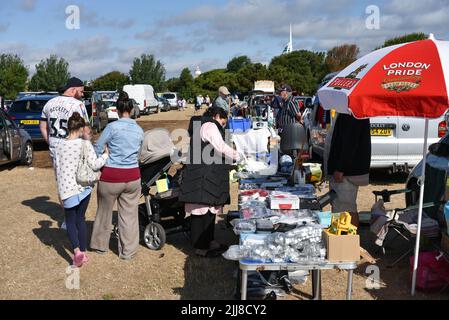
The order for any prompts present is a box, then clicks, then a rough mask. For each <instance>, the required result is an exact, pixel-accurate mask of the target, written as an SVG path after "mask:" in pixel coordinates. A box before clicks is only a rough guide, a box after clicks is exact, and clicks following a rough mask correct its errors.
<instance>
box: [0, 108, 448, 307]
mask: <svg viewBox="0 0 449 320" xmlns="http://www.w3.org/2000/svg"><path fill="white" fill-rule="evenodd" d="M192 115H193V110H192V109H190V108H189V109H188V110H187V111H185V112H178V111H170V112H167V113H160V114H158V115H151V116H146V117H143V118H141V119H140V120H139V123H140V124H141V125H142V127H143V128H144V129H145V130H148V129H152V128H167V129H168V130H173V129H178V128H186V127H187V125H188V120H189V118H190V117H191V116H192ZM35 156H36V161H35V163H34V167H32V168H26V167H18V166H8V167H0V181H1V183H0V203H1V206H0V243H1V244H2V250H0V269H1V271H2V272H1V273H0V288H2V290H1V291H0V299H62V300H72V299H75V300H78V299H95V300H114V299H138V300H141V299H164V300H165V299H166V300H176V299H189V300H190V299H191V300H204V299H208V300H211V299H218V300H222V299H233V298H234V294H235V288H236V282H237V280H236V275H237V272H236V271H237V265H236V263H235V262H231V261H226V260H224V259H222V258H218V259H210V260H208V259H200V258H197V257H195V256H194V255H192V252H191V249H190V246H189V243H188V241H187V239H186V238H185V237H184V236H183V235H182V234H178V235H173V236H170V237H169V238H168V243H167V245H166V246H165V247H164V248H163V249H162V250H161V251H157V252H155V251H150V250H149V249H147V248H146V247H144V246H141V247H140V248H139V252H138V255H137V256H136V258H135V259H134V260H132V261H129V262H124V261H121V260H120V259H119V258H118V257H117V240H116V239H114V238H112V239H111V252H109V253H107V254H105V255H97V254H95V253H91V254H90V258H91V262H90V263H89V265H87V266H86V267H83V268H82V269H81V271H80V289H79V290H69V289H67V288H66V279H67V274H66V270H67V267H68V265H69V262H70V261H71V260H70V259H71V258H70V244H69V242H68V239H67V236H66V233H65V231H62V230H60V229H59V225H60V224H61V222H62V221H63V213H62V211H61V208H60V206H59V204H58V196H57V191H56V185H55V179H54V174H53V171H52V169H51V168H50V167H51V165H50V161H49V158H48V151H47V150H45V147H44V146H38V149H37V151H36V153H35ZM404 181H405V176H404V175H399V176H388V175H386V174H385V173H382V172H373V176H372V184H371V185H370V186H369V187H366V188H362V190H361V192H360V196H359V207H360V210H361V211H369V210H370V208H371V206H372V205H373V202H374V196H373V195H372V194H371V192H372V191H373V190H382V189H385V188H389V189H395V188H402V187H403V186H404ZM232 198H233V203H232V205H231V206H230V207H229V208H228V209H236V200H237V185H233V187H232ZM96 203H97V201H96V194H95V192H94V194H93V196H92V200H91V202H90V206H89V209H88V212H87V221H88V227H89V230H91V229H92V225H93V221H94V219H95V212H96ZM403 206H404V201H403V199H402V198H401V197H400V196H399V197H397V199H394V201H393V202H392V203H391V204H389V207H391V208H396V207H403ZM360 233H361V238H362V244H363V246H364V247H365V248H366V249H367V250H368V251H369V252H370V253H371V254H373V255H374V256H375V257H376V258H378V259H379V260H378V263H377V266H378V267H379V269H380V274H379V275H380V288H378V289H368V287H367V277H368V276H369V274H368V273H366V271H367V267H368V266H369V265H368V264H362V265H360V267H359V268H358V269H357V271H356V274H355V277H354V285H353V299H357V300H377V299H411V297H410V293H409V291H410V284H409V276H410V270H409V269H410V267H409V263H408V261H407V259H405V260H404V261H402V262H401V263H400V264H399V265H397V266H396V267H394V268H392V269H389V268H387V267H386V266H387V264H388V263H390V262H392V261H393V260H394V258H395V257H397V256H399V255H400V254H401V252H403V251H404V249H405V248H406V244H405V243H402V242H400V241H397V242H396V243H394V245H393V247H394V248H392V250H391V251H389V252H388V253H387V255H385V256H383V255H381V254H379V253H376V250H375V246H374V244H373V242H374V238H373V236H372V235H371V234H370V233H369V229H368V227H362V229H361V232H360ZM217 238H218V240H220V241H223V242H226V243H227V244H230V245H231V244H235V243H237V241H238V239H237V237H236V236H235V235H233V232H232V230H229V229H227V228H226V226H225V224H224V223H223V221H222V220H220V221H219V222H218V224H217ZM346 279H347V273H346V272H342V271H337V270H333V271H325V272H323V279H322V280H323V299H326V300H338V299H344V298H345V292H346V281H347V280H346ZM311 291H312V289H311V282H310V280H309V281H308V282H307V283H306V284H305V285H302V286H296V287H295V290H294V292H293V294H292V295H291V296H288V297H285V298H286V299H308V298H310V295H311ZM447 298H448V295H447V294H444V295H442V294H422V293H418V294H417V295H416V297H415V299H447Z"/></svg>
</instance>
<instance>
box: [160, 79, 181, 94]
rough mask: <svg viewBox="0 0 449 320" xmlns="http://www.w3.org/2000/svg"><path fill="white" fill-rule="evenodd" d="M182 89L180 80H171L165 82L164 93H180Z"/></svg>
mask: <svg viewBox="0 0 449 320" xmlns="http://www.w3.org/2000/svg"><path fill="white" fill-rule="evenodd" d="M180 88H181V84H180V82H179V78H170V79H168V80H167V81H166V82H165V85H164V90H163V91H170V92H179V91H180V90H179V89H180Z"/></svg>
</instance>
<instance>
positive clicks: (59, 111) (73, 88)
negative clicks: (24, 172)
mask: <svg viewBox="0 0 449 320" xmlns="http://www.w3.org/2000/svg"><path fill="white" fill-rule="evenodd" d="M58 91H59V92H60V93H62V95H61V96H58V97H55V98H53V99H51V100H50V101H48V102H47V104H46V105H45V106H44V109H43V110H42V115H41V121H40V130H41V133H42V136H43V137H44V139H45V141H46V142H47V143H48V145H49V149H50V157H51V160H52V162H53V167H54V166H55V163H56V161H55V160H56V159H55V157H56V147H57V146H58V144H59V143H60V142H61V141H62V140H64V139H65V138H67V136H68V128H67V125H68V122H69V118H70V117H71V116H72V115H73V113H75V112H78V113H79V114H80V115H81V116H82V117H83V118H84V120H85V121H86V123H89V116H88V114H87V110H86V106H85V105H84V103H83V102H82V101H81V99H82V98H83V96H84V83H83V82H82V81H81V80H80V79H78V78H71V79H70V80H69V81H68V82H67V84H66V85H65V86H63V87H62V88H60V89H59V90H58ZM89 136H90V128H86V129H85V137H86V138H87V137H89ZM62 228H64V224H63V225H62Z"/></svg>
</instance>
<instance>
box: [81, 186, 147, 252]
mask: <svg viewBox="0 0 449 320" xmlns="http://www.w3.org/2000/svg"><path fill="white" fill-rule="evenodd" d="M97 193H98V209H97V216H96V218H95V223H94V229H93V232H92V238H91V243H90V247H91V248H92V249H94V250H101V251H108V250H109V241H110V239H111V232H112V211H113V209H114V205H115V202H116V201H117V207H118V230H119V241H118V248H119V256H120V258H124V259H127V258H132V256H134V255H135V254H136V252H137V248H138V246H139V214H138V210H139V209H138V206H139V199H140V195H141V185H140V179H139V180H136V181H132V182H129V183H108V182H101V181H100V182H99V183H98V191H97Z"/></svg>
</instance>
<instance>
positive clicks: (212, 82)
mask: <svg viewBox="0 0 449 320" xmlns="http://www.w3.org/2000/svg"><path fill="white" fill-rule="evenodd" d="M221 86H226V87H227V88H228V89H229V90H230V91H231V92H232V91H237V90H238V83H237V79H236V75H235V74H234V73H230V72H227V71H226V69H216V70H211V71H208V72H205V73H203V74H202V75H200V76H199V77H198V78H196V79H195V87H196V94H202V95H206V94H208V95H209V96H210V97H212V98H213V97H216V96H217V95H218V88H220V87H221Z"/></svg>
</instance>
